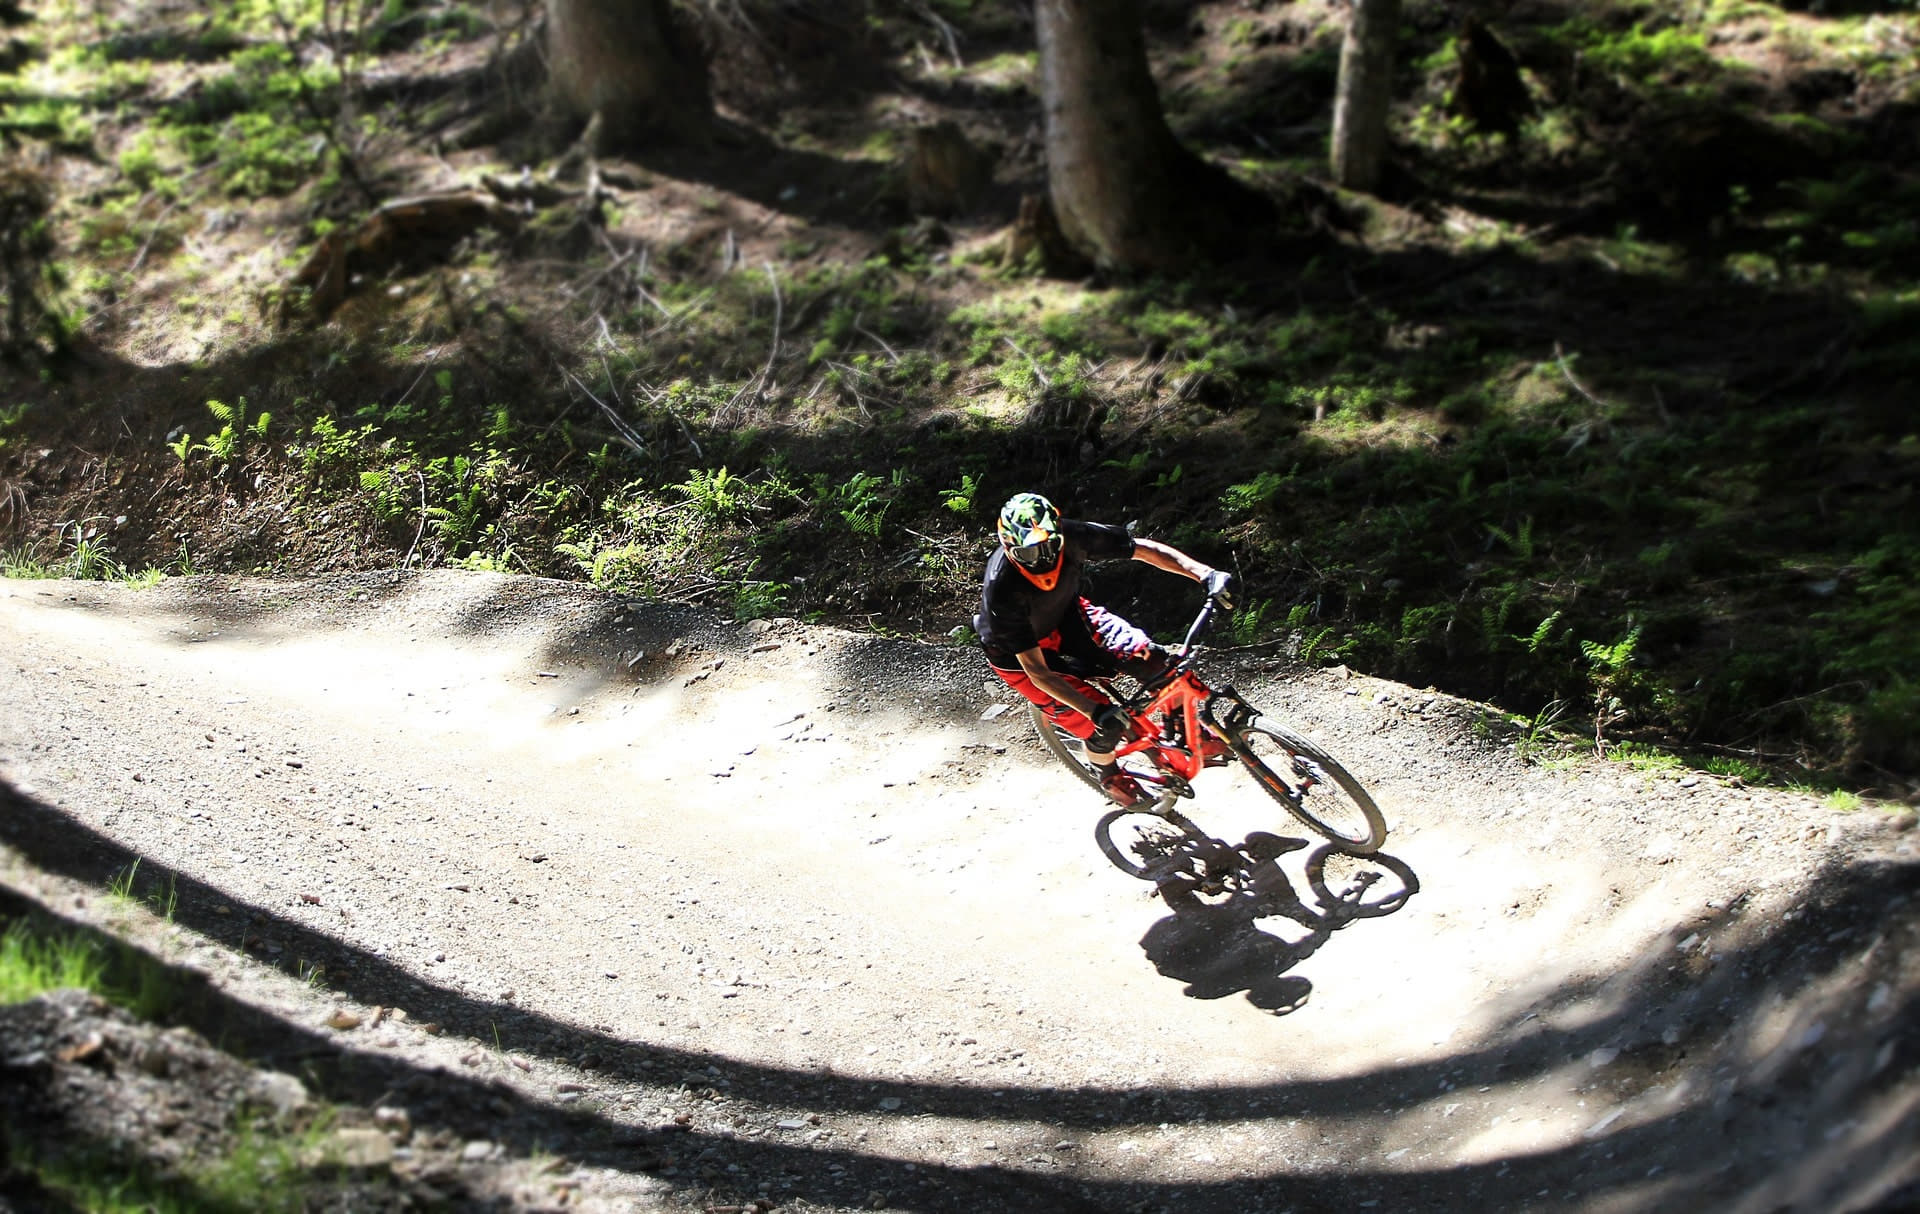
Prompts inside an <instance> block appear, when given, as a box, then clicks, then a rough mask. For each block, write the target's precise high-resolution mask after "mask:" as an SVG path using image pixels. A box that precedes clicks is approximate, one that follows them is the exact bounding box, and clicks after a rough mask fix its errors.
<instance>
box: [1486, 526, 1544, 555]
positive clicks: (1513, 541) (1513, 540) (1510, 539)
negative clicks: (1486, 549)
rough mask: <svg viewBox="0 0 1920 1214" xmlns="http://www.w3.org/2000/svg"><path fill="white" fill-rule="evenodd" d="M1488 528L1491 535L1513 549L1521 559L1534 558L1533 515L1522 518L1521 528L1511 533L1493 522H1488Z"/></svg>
mask: <svg viewBox="0 0 1920 1214" xmlns="http://www.w3.org/2000/svg"><path fill="white" fill-rule="evenodd" d="M1486 528H1487V533H1488V534H1489V535H1491V536H1492V537H1493V538H1494V539H1496V540H1499V541H1500V542H1501V543H1503V544H1505V545H1506V546H1507V547H1508V548H1510V549H1512V550H1513V553H1514V555H1515V556H1518V557H1519V558H1520V559H1521V560H1523V561H1530V560H1532V559H1533V516H1532V515H1528V516H1527V517H1526V518H1523V519H1521V520H1520V526H1519V528H1518V529H1517V530H1516V531H1514V532H1513V534H1511V535H1509V534H1508V533H1507V532H1506V531H1504V530H1502V529H1501V528H1499V527H1496V526H1494V525H1493V524H1492V523H1488V524H1486Z"/></svg>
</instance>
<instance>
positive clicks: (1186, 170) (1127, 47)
mask: <svg viewBox="0 0 1920 1214" xmlns="http://www.w3.org/2000/svg"><path fill="white" fill-rule="evenodd" d="M1033 9H1034V14H1033V15H1034V29H1035V33H1036V34H1037V36H1038V40H1039V46H1040V103H1041V109H1042V112H1043V113H1044V114H1045V117H1046V133H1047V185H1048V189H1049V192H1050V193H1051V194H1052V199H1053V210H1054V215H1055V217H1056V218H1057V219H1058V221H1059V224H1060V230H1061V231H1062V232H1063V233H1064V234H1065V235H1066V237H1067V239H1068V241H1069V242H1071V243H1072V244H1073V246H1074V247H1075V248H1077V249H1079V250H1080V251H1081V252H1083V253H1085V254H1086V255H1087V257H1089V258H1091V259H1092V261H1093V262H1094V264H1096V265H1098V266H1101V267H1103V268H1113V269H1127V270H1174V271H1177V270H1180V269H1183V268H1185V267H1186V265H1187V264H1188V263H1190V262H1191V261H1192V260H1193V257H1194V255H1195V250H1196V247H1197V245H1198V244H1199V243H1200V242H1198V241H1196V239H1195V230H1194V228H1193V225H1192V224H1191V223H1188V222H1184V221H1185V220H1186V219H1188V218H1189V217H1190V215H1191V213H1192V200H1193V194H1194V191H1195V189H1196V186H1198V187H1200V188H1201V192H1203V193H1204V192H1206V191H1207V190H1211V189H1214V188H1215V187H1217V185H1218V184H1219V182H1218V181H1217V180H1216V179H1215V178H1217V177H1223V176H1224V174H1220V173H1219V171H1218V170H1215V169H1213V168H1212V166H1210V165H1207V164H1206V163H1205V162H1203V161H1201V160H1200V159H1199V157H1197V156H1195V155H1194V154H1193V153H1191V152H1189V151H1188V150H1187V149H1185V148H1184V147H1182V146H1181V145H1180V142H1179V141H1178V140H1176V139H1175V138H1174V137H1173V132H1172V131H1171V130H1170V129H1168V127H1167V120H1166V118H1165V116H1164V115H1163V114H1162V113H1161V111H1160V94H1159V92H1158V91H1157V90H1156V89H1155V87H1154V83H1153V74H1152V72H1151V71H1150V70H1149V69H1148V67H1147V48H1146V40H1145V38H1144V36H1143V35H1142V33H1141V24H1140V6H1139V0H1035V2H1034V6H1033Z"/></svg>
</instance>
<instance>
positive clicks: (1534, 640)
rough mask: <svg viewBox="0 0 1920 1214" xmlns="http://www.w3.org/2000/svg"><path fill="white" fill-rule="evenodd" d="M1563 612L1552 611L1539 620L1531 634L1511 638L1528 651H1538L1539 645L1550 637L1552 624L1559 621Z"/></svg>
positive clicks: (1543, 643)
mask: <svg viewBox="0 0 1920 1214" xmlns="http://www.w3.org/2000/svg"><path fill="white" fill-rule="evenodd" d="M1563 614H1564V613H1563V612H1559V611H1555V612H1552V613H1550V614H1549V615H1548V616H1547V618H1546V619H1544V620H1541V621H1540V624H1539V626H1538V627H1536V628H1535V629H1534V630H1533V635H1532V636H1527V637H1515V638H1513V639H1514V640H1516V641H1519V642H1520V643H1521V644H1522V645H1525V646H1526V647H1527V652H1528V653H1539V652H1540V647H1541V646H1542V645H1545V644H1546V643H1547V641H1548V640H1550V639H1551V637H1552V633H1553V626H1554V625H1555V624H1558V623H1559V622H1560V617H1561V615H1563Z"/></svg>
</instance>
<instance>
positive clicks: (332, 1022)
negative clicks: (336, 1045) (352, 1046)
mask: <svg viewBox="0 0 1920 1214" xmlns="http://www.w3.org/2000/svg"><path fill="white" fill-rule="evenodd" d="M327 1027H328V1028H330V1029H337V1030H339V1031H340V1032H342V1033H345V1032H348V1031H350V1030H352V1029H357V1028H359V1027H360V1017H358V1016H356V1015H354V1014H353V1013H352V1012H349V1011H347V1010H346V1009H345V1008H342V1009H340V1010H339V1011H337V1012H335V1013H334V1014H333V1015H331V1016H328V1017H327Z"/></svg>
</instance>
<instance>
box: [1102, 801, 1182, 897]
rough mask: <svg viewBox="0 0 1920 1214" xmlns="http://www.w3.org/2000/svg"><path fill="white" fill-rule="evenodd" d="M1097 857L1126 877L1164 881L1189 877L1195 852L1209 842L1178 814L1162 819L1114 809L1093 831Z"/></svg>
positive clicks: (1148, 813)
mask: <svg viewBox="0 0 1920 1214" xmlns="http://www.w3.org/2000/svg"><path fill="white" fill-rule="evenodd" d="M1093 841H1094V842H1095V843H1097V844H1099V845H1100V854H1101V855H1103V856H1105V857H1106V858H1107V859H1108V860H1110V861H1112V862H1113V866H1114V867H1115V868H1117V869H1119V870H1120V871H1121V872H1123V873H1125V874H1127V875H1128V876H1129V877H1138V878H1139V879H1140V880H1142V881H1165V880H1168V879H1169V878H1172V877H1178V876H1183V875H1190V874H1192V873H1193V872H1194V871H1195V869H1196V867H1197V865H1196V862H1195V849H1196V847H1199V846H1204V845H1205V844H1207V843H1208V842H1210V840H1208V838H1207V836H1206V835H1205V834H1203V833H1202V832H1201V831H1200V829H1199V828H1198V827H1196V826H1194V824H1193V823H1191V822H1189V821H1187V820H1186V819H1185V818H1183V817H1181V816H1180V815H1179V814H1177V813H1174V814H1168V815H1165V816H1162V815H1161V814H1157V813H1154V812H1153V811H1152V810H1149V809H1131V808H1129V809H1116V810H1113V811H1111V812H1109V813H1108V814H1106V815H1105V816H1103V817H1102V818H1101V819H1100V821H1099V822H1098V823H1096V824H1095V826H1094V828H1093Z"/></svg>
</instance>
